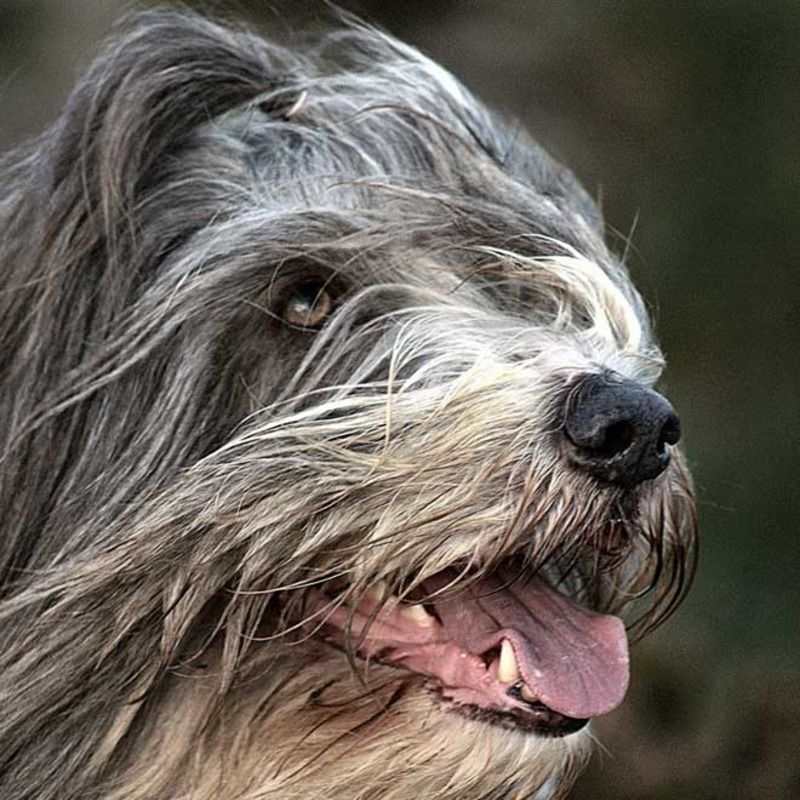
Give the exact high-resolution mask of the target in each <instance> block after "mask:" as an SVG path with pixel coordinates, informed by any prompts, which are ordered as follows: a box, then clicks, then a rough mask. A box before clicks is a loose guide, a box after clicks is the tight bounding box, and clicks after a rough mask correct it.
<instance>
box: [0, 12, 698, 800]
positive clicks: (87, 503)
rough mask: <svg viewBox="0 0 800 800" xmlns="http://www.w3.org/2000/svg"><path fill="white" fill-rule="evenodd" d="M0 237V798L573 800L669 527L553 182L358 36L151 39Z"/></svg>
mask: <svg viewBox="0 0 800 800" xmlns="http://www.w3.org/2000/svg"><path fill="white" fill-rule="evenodd" d="M0 222H1V227H0V230H1V231H2V239H0V263H1V264H2V270H3V273H2V275H3V290H2V294H1V295H0V313H1V314H2V317H1V319H0V329H1V331H2V346H3V358H2V382H3V384H2V385H3V394H2V399H3V405H2V425H0V435H1V436H2V447H3V450H2V458H3V461H2V473H1V474H0V480H2V484H1V486H0V503H1V504H2V538H0V581H1V583H0V586H1V587H2V594H0V619H1V620H2V623H1V624H2V643H3V644H2V649H1V650H0V692H1V693H2V699H3V702H2V714H0V795H1V796H2V797H3V798H4V800H23V799H24V800H56V799H57V800H68V799H69V798H96V799H97V800H101V799H102V800H112V799H114V800H145V798H147V800H156V798H160V799H165V798H175V799H177V798H186V800H190V799H191V800H210V799H211V798H242V799H243V798H253V799H255V798H262V799H263V800H277V799H278V798H280V799H281V800H285V799H286V798H298V800H300V799H302V800H310V799H311V798H314V799H315V800H316V799H317V798H319V799H323V798H335V799H336V800H356V798H360V799H363V800H366V798H383V799H384V800H411V799H412V798H413V799H414V800H417V799H418V798H429V799H431V800H434V799H435V800H445V799H450V800H456V799H457V798H458V799H459V800H461V799H463V798H491V799H493V800H500V798H533V797H556V796H562V795H563V793H564V792H565V791H566V788H567V787H568V784H569V782H570V777H571V775H572V773H573V772H574V768H575V767H576V766H577V765H579V764H580V762H581V760H582V759H583V757H584V754H585V752H586V749H587V743H588V742H589V734H588V733H587V728H586V727H585V724H586V722H587V720H588V719H589V718H590V717H593V716H596V715H598V714H603V713H605V712H607V711H609V710H611V709H612V708H614V707H615V706H616V705H617V704H618V703H619V702H620V701H621V700H622V697H623V695H624V693H625V689H626V686H627V681H628V651H627V640H626V633H625V627H626V626H627V628H628V630H629V632H630V631H633V632H635V633H636V634H637V635H638V634H641V633H643V632H645V631H647V630H649V629H650V628H652V627H653V626H654V625H656V624H657V623H658V622H660V621H661V620H663V619H664V617H665V616H666V615H668V614H669V613H670V612H671V611H672V610H673V609H674V607H675V606H676V604H677V603H678V602H679V600H680V599H681V597H682V595H683V593H684V591H685V589H686V586H687V585H688V582H689V578H690V576H691V573H692V568H693V563H694V561H693V553H694V538H695V522H694V520H695V516H694V504H693V500H692V492H691V488H690V481H689V477H688V474H687V471H686V469H685V467H684V465H683V461H682V458H681V456H680V454H679V453H678V452H677V451H676V449H675V443H676V441H677V439H678V435H679V430H678V420H677V417H676V416H675V414H674V412H673V410H672V408H671V407H670V405H669V404H668V403H667V401H666V400H664V399H663V398H662V397H661V396H660V395H658V394H657V393H655V392H654V391H653V390H652V389H651V388H649V387H651V386H652V385H653V383H654V382H655V381H656V379H657V378H658V376H659V373H660V372H661V369H662V358H661V355H660V353H659V351H658V349H657V347H656V345H655V344H654V342H653V339H652V335H651V332H650V330H649V327H648V323H647V319H646V314H645V311H644V309H643V305H642V302H641V299H640V297H639V296H638V294H637V293H636V291H635V289H634V288H633V287H632V286H631V284H630V282H629V280H628V278H627V276H626V273H625V271H624V269H623V267H622V266H621V265H620V263H619V262H618V261H617V260H616V259H615V258H614V256H613V255H611V254H610V252H609V250H608V249H607V248H606V246H605V245H604V243H603V236H602V223H601V220H600V217H599V215H598V212H597V209H596V208H595V206H594V204H593V203H592V202H591V200H590V199H589V198H588V197H587V195H586V194H585V193H584V192H583V191H582V190H581V188H580V187H579V186H578V185H577V183H576V182H575V180H574V179H573V177H572V176H571V174H570V173H569V172H568V171H566V170H565V169H564V168H562V167H560V166H559V165H558V164H556V163H554V162H553V161H552V160H551V159H550V158H549V157H548V156H547V155H546V154H545V153H544V152H542V150H541V149H540V148H539V147H538V146H537V145H536V144H534V143H533V142H532V141H531V140H530V139H529V138H528V137H527V136H526V135H525V134H524V133H523V132H521V131H520V130H519V128H517V127H515V126H513V125H507V124H505V123H504V122H502V121H501V120H498V119H497V118H496V117H495V116H493V115H492V114H490V113H489V112H488V111H487V110H486V109H485V108H484V107H483V106H482V105H481V104H480V103H478V102H477V101H476V100H475V99H474V98H473V97H472V96H471V95H470V94H469V93H468V92H467V91H466V90H465V89H464V88H463V87H462V86H460V85H459V84H458V83H457V82H456V80H455V79H454V78H453V77H452V76H451V75H449V74H448V73H447V72H445V71H444V70H443V69H442V68H440V67H439V66H437V65H436V64H434V63H432V62H431V61H429V60H428V59H427V58H425V57H424V56H422V55H420V54H419V53H418V52H416V51H415V50H413V49H412V48H410V47H407V46H405V45H403V44H401V43H399V42H397V41H395V40H393V39H391V38H390V37H388V36H386V35H383V34H381V33H379V32H376V31H375V30H372V29H370V28H368V27H366V26H364V25H360V24H358V23H352V22H351V23H348V24H345V25H344V26H343V29H342V30H339V31H337V32H334V33H330V34H328V35H326V36H324V37H323V38H321V40H319V41H318V42H317V43H316V44H315V45H313V46H306V47H303V48H300V49H297V50H293V49H287V48H284V47H282V46H278V45H276V44H273V43H269V42H267V41H264V40H263V39H261V38H259V37H257V36H254V35H252V34H250V33H248V32H246V31H243V30H238V29H234V28H229V27H225V26H222V25H219V24H216V23H214V22H211V21H209V20H206V19H203V18H201V17H198V16H194V15H192V14H190V13H188V12H172V11H168V10H157V11H152V12H146V13H144V14H143V15H139V16H137V17H136V18H135V19H134V20H133V21H131V22H129V23H128V24H127V27H126V29H125V30H124V32H123V33H122V34H121V35H120V37H119V38H118V39H117V40H116V41H115V42H114V43H112V44H111V45H110V46H109V47H108V49H107V50H106V51H105V53H104V54H103V55H102V56H101V57H100V58H99V59H98V60H97V61H96V62H95V63H94V65H93V66H92V67H91V68H90V69H89V71H88V73H87V74H86V76H85V77H84V78H83V79H82V80H81V81H80V83H79V84H78V86H77V88H76V89H75V91H74V92H73V94H72V95H71V97H70V98H69V100H68V102H67V105H66V108H65V110H64V112H63V114H62V115H61V117H60V118H59V119H58V120H57V122H56V123H55V124H54V125H53V126H52V127H51V128H50V129H49V130H48V131H47V132H45V133H44V134H43V135H42V136H41V137H40V138H39V139H38V140H37V141H34V142H32V143H31V144H29V145H28V146H26V147H23V148H21V149H19V150H17V151H16V152H14V153H12V154H10V155H9V156H7V157H6V158H5V159H4V161H3V164H2V197H1V199H0ZM645 596H646V597H645ZM619 615H621V616H624V618H625V623H623V622H622V621H621V619H620V616H619Z"/></svg>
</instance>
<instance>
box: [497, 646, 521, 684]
mask: <svg viewBox="0 0 800 800" xmlns="http://www.w3.org/2000/svg"><path fill="white" fill-rule="evenodd" d="M497 680H499V681H500V683H515V682H516V681H517V680H519V666H517V657H516V656H515V655H514V648H513V647H512V646H511V642H509V641H508V639H503V641H502V643H501V644H500V663H499V664H498V665H497Z"/></svg>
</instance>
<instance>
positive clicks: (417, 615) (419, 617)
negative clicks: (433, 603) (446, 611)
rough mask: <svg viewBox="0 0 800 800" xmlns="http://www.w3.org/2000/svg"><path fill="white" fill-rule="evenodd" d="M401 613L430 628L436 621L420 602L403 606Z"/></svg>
mask: <svg viewBox="0 0 800 800" xmlns="http://www.w3.org/2000/svg"><path fill="white" fill-rule="evenodd" d="M400 613H401V614H402V615H403V616H404V617H406V618H408V619H410V620H411V621H412V622H416V623H417V625H419V626H421V627H423V628H430V627H431V626H432V625H433V623H434V622H435V621H436V620H435V619H434V618H433V617H432V616H431V615H430V614H429V613H428V612H427V611H426V610H425V608H424V606H421V605H420V604H419V603H417V604H414V605H407V606H403V607H402V608H401V609H400Z"/></svg>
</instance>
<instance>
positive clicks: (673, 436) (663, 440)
mask: <svg viewBox="0 0 800 800" xmlns="http://www.w3.org/2000/svg"><path fill="white" fill-rule="evenodd" d="M680 438H681V421H680V419H679V418H678V415H677V414H670V416H669V417H667V421H666V422H665V423H664V425H663V426H662V428H661V433H660V434H659V436H658V451H659V452H660V453H663V452H664V451H665V450H666V446H667V445H668V444H677V443H678V442H679V441H680Z"/></svg>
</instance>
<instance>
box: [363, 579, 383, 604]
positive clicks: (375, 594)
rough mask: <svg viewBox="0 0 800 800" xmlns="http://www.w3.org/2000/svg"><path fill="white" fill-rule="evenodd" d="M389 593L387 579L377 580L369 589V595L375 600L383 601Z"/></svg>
mask: <svg viewBox="0 0 800 800" xmlns="http://www.w3.org/2000/svg"><path fill="white" fill-rule="evenodd" d="M387 594H388V593H387V584H386V581H376V582H375V583H373V584H372V586H370V587H369V589H367V597H371V598H372V599H373V600H377V601H381V600H383V599H384V598H385V597H386V596H387Z"/></svg>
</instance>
